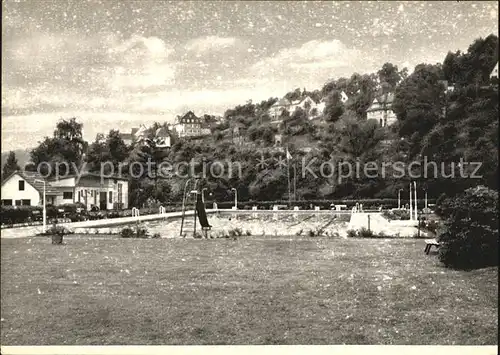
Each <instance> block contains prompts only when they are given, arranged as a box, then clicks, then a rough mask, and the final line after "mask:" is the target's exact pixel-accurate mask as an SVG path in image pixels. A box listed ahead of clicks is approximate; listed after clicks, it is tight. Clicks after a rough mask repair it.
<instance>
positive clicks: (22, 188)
mask: <svg viewBox="0 0 500 355" xmlns="http://www.w3.org/2000/svg"><path fill="white" fill-rule="evenodd" d="M44 181H45V179H44V177H43V176H42V175H40V174H39V173H37V172H25V171H15V172H13V173H12V174H10V175H9V176H7V177H6V178H5V179H4V180H3V181H2V190H1V193H2V206H39V205H42V204H43V185H44ZM45 195H46V198H47V204H52V205H53V204H55V202H56V201H58V200H60V199H62V198H63V197H68V195H66V196H64V194H63V192H62V191H59V190H58V189H55V188H53V187H52V186H50V185H48V184H47V183H46V186H45Z"/></svg>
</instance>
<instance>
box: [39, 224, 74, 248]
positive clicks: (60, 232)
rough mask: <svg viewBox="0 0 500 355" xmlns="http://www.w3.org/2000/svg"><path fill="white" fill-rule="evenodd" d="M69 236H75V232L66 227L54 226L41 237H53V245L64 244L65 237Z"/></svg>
mask: <svg viewBox="0 0 500 355" xmlns="http://www.w3.org/2000/svg"><path fill="white" fill-rule="evenodd" d="M68 234H73V232H72V231H70V230H69V229H68V228H66V227H63V226H58V225H56V224H54V225H53V226H52V227H50V228H49V229H47V230H46V231H45V233H41V234H40V235H45V236H52V244H62V243H63V237H64V236H65V235H68Z"/></svg>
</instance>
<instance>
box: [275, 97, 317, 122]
mask: <svg viewBox="0 0 500 355" xmlns="http://www.w3.org/2000/svg"><path fill="white" fill-rule="evenodd" d="M299 107H300V108H301V109H303V110H304V111H306V112H307V113H308V115H309V118H310V119H313V118H315V117H318V116H320V115H321V114H323V110H324V105H323V107H318V104H317V103H316V102H315V101H314V100H313V99H311V98H310V97H309V96H305V97H303V98H301V99H300V100H294V101H290V100H288V99H286V98H282V99H280V100H278V101H277V102H276V103H275V104H274V105H272V106H271V108H270V109H269V116H271V119H276V118H278V117H279V116H281V114H282V113H283V111H285V110H286V111H288V112H290V114H293V113H294V112H295V110H296V109H297V108H299Z"/></svg>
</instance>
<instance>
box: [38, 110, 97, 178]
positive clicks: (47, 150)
mask: <svg viewBox="0 0 500 355" xmlns="http://www.w3.org/2000/svg"><path fill="white" fill-rule="evenodd" d="M82 129H83V125H82V124H81V123H78V122H76V118H71V119H69V120H65V119H61V120H60V121H59V122H58V123H57V126H56V129H55V131H54V135H53V137H51V138H49V137H45V138H44V140H43V141H42V142H40V143H39V145H38V146H37V147H36V148H35V149H33V150H32V151H31V152H30V155H31V160H32V161H33V163H34V166H35V167H39V166H41V167H42V168H41V169H40V170H41V172H42V170H48V169H44V168H45V167H46V166H45V165H40V164H41V163H48V165H49V166H50V173H51V175H54V174H55V173H56V169H55V168H56V165H59V173H60V174H68V173H69V174H72V173H73V174H74V173H76V172H77V169H79V167H80V166H81V164H82V162H83V157H84V153H85V151H86V150H87V148H88V144H87V142H85V141H84V139H83V133H82ZM66 166H67V169H66ZM48 172H49V171H43V173H45V174H47V173H48Z"/></svg>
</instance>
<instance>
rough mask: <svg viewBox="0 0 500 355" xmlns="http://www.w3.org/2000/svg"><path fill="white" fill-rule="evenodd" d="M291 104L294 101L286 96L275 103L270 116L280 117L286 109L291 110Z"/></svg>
mask: <svg viewBox="0 0 500 355" xmlns="http://www.w3.org/2000/svg"><path fill="white" fill-rule="evenodd" d="M291 105H292V103H291V102H290V100H288V99H285V98H282V99H279V100H278V101H276V102H275V103H274V105H272V106H271V107H270V108H269V116H271V119H275V118H277V117H279V116H280V115H281V114H282V113H283V111H285V110H287V111H289V112H290V106H291Z"/></svg>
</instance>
